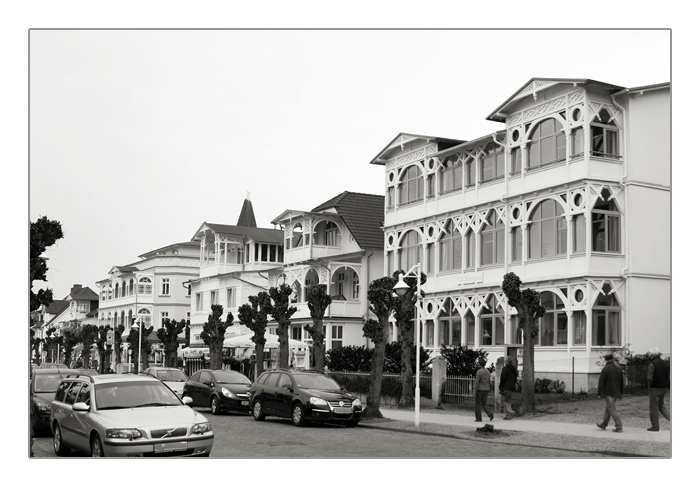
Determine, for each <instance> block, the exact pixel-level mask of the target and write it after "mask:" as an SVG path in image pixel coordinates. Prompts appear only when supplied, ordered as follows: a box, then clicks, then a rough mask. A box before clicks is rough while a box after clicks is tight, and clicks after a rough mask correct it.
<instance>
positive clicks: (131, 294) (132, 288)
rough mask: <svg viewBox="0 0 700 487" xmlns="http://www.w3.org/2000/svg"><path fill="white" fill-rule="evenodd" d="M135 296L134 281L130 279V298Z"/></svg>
mask: <svg viewBox="0 0 700 487" xmlns="http://www.w3.org/2000/svg"><path fill="white" fill-rule="evenodd" d="M133 294H134V280H133V279H129V296H133Z"/></svg>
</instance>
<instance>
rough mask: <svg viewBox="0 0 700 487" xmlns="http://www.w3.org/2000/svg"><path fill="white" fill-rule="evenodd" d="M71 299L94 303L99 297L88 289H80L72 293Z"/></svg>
mask: <svg viewBox="0 0 700 487" xmlns="http://www.w3.org/2000/svg"><path fill="white" fill-rule="evenodd" d="M70 297H71V298H73V299H83V300H90V301H95V300H99V299H100V297H99V296H98V295H97V293H95V291H93V290H92V289H90V288H89V287H82V288H80V289H78V290H77V291H76V292H72V293H71V295H70Z"/></svg>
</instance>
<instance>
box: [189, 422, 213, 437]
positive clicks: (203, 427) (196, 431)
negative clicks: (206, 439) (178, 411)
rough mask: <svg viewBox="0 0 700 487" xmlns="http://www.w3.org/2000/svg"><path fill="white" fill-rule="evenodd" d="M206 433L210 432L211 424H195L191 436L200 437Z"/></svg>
mask: <svg viewBox="0 0 700 487" xmlns="http://www.w3.org/2000/svg"><path fill="white" fill-rule="evenodd" d="M207 431H211V424H209V423H208V422H207V423H197V424H195V425H194V428H192V434H193V435H201V434H202V433H206V432H207Z"/></svg>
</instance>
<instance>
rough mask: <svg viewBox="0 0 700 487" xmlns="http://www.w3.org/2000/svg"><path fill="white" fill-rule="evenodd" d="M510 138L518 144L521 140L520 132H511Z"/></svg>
mask: <svg viewBox="0 0 700 487" xmlns="http://www.w3.org/2000/svg"><path fill="white" fill-rule="evenodd" d="M510 136H511V138H512V139H513V142H517V141H518V139H520V130H517V129H516V130H513V132H511V135H510Z"/></svg>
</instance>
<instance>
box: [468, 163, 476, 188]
mask: <svg viewBox="0 0 700 487" xmlns="http://www.w3.org/2000/svg"><path fill="white" fill-rule="evenodd" d="M475 184H476V164H475V162H474V159H469V160H468V161H467V170H466V185H467V187H470V186H474V185H475Z"/></svg>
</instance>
